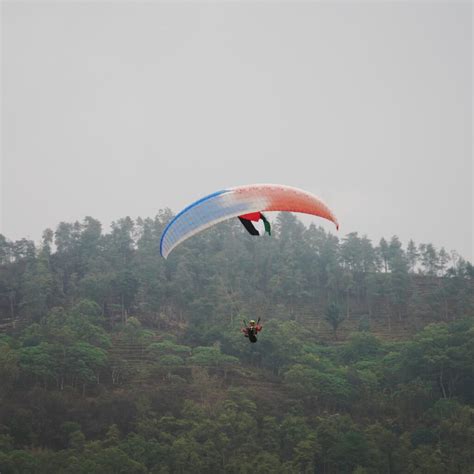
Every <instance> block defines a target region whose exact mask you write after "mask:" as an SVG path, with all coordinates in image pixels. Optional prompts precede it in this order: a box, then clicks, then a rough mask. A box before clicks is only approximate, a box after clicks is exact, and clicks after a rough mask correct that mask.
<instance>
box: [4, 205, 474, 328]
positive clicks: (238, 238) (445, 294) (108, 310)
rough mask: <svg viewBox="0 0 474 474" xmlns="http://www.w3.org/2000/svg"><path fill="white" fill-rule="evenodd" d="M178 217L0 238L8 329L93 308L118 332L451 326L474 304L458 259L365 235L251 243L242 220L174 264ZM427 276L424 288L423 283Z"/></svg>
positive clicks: (210, 234) (189, 246)
mask: <svg viewBox="0 0 474 474" xmlns="http://www.w3.org/2000/svg"><path fill="white" fill-rule="evenodd" d="M171 217H172V214H171V213H170V211H167V210H165V211H161V212H160V213H159V214H158V215H157V216H156V217H155V218H154V219H140V218H139V219H137V220H136V221H133V220H132V219H130V218H128V217H126V218H124V219H120V220H118V221H117V222H114V223H113V224H112V228H111V231H110V232H109V233H107V234H104V233H103V232H102V226H101V223H100V222H99V221H97V220H95V219H93V218H91V217H87V218H85V219H84V221H83V222H82V223H79V222H76V223H74V224H71V223H64V222H63V223H61V224H59V226H58V227H57V229H56V231H55V232H53V231H52V230H51V229H47V230H45V231H44V233H43V239H42V242H41V244H40V245H38V246H36V245H35V244H34V242H32V241H30V240H26V239H22V240H19V241H16V242H10V241H8V240H6V239H5V238H4V237H3V236H1V235H0V323H1V320H4V321H5V320H10V321H12V320H22V319H26V320H27V321H38V320H39V318H41V317H42V316H44V315H45V314H46V313H47V312H48V311H49V310H50V309H51V308H54V307H58V306H68V305H71V304H73V303H74V302H76V301H78V300H80V299H83V298H86V299H89V300H92V301H95V302H96V303H97V304H98V305H99V306H100V307H101V308H102V312H103V315H104V316H105V317H106V319H107V320H109V321H110V322H111V323H114V322H115V321H117V320H122V321H125V320H126V318H127V317H128V316H129V315H137V316H139V318H140V319H141V320H142V321H144V322H145V321H146V324H148V325H150V326H160V324H168V323H169V322H170V321H173V322H174V323H176V324H178V323H180V322H183V321H187V322H190V323H191V324H194V325H197V326H199V325H206V324H210V323H213V322H219V323H222V321H232V320H233V319H234V318H235V317H237V316H240V315H242V314H243V315H249V314H250V315H253V314H256V315H257V316H260V315H261V316H265V317H268V315H269V314H271V315H272V316H273V317H279V315H281V316H282V317H284V318H287V317H288V315H291V316H292V317H295V318H298V316H299V315H300V314H301V315H303V316H304V315H306V316H308V315H309V316H311V315H312V314H319V315H320V314H322V313H323V312H324V311H325V308H326V307H328V305H331V304H333V305H334V304H336V305H338V307H339V308H340V309H341V311H342V312H343V313H344V314H345V315H346V316H347V317H350V316H351V314H353V313H354V314H357V315H359V316H360V315H366V317H367V318H380V317H382V316H383V317H384V318H385V319H386V324H387V326H388V327H391V324H392V321H393V320H394V319H395V320H396V321H402V320H404V321H405V323H406V322H407V321H408V320H409V321H408V322H409V324H410V325H412V326H413V327H416V328H419V327H422V326H423V324H424V323H426V321H433V320H445V321H450V320H452V319H454V318H455V317H459V316H462V315H463V314H467V313H468V312H469V310H470V309H471V308H472V305H473V298H472V294H473V276H474V270H473V266H472V264H471V263H469V262H467V261H465V260H464V259H462V258H461V257H459V256H458V255H457V254H456V253H455V252H452V253H448V252H446V251H445V250H444V249H443V248H441V249H439V250H437V249H436V248H435V247H434V246H433V245H432V244H429V243H428V244H419V245H416V244H415V243H414V242H413V241H410V242H409V243H408V245H407V247H406V248H403V246H402V244H401V243H400V240H399V239H398V238H397V237H396V236H394V237H392V238H391V239H390V240H389V241H387V240H385V239H381V240H380V242H379V244H378V245H375V246H374V245H373V244H372V243H371V241H370V240H369V239H368V238H367V237H366V236H362V237H361V236H359V235H358V234H357V233H351V234H348V235H346V236H345V237H342V238H339V237H337V236H335V235H333V234H331V233H328V232H326V231H325V230H324V229H323V228H321V227H316V226H314V225H310V226H309V227H305V226H304V225H303V224H302V223H301V222H300V221H299V220H298V219H297V218H296V217H295V216H294V215H292V214H290V213H281V214H279V215H278V217H277V218H276V222H275V226H274V227H275V229H274V235H273V236H272V237H260V238H255V237H251V236H249V235H247V234H246V232H245V231H244V230H243V228H242V227H241V226H240V224H239V222H238V221H237V220H234V221H228V222H225V223H222V224H220V225H218V226H216V227H214V228H213V229H211V230H208V231H206V232H203V233H201V234H199V235H197V236H195V237H193V238H192V239H190V240H188V241H187V242H185V243H184V244H183V245H181V246H180V247H179V248H178V249H177V250H175V251H174V252H173V253H172V254H171V256H170V257H169V259H168V260H166V261H165V260H164V259H163V258H161V257H160V255H159V243H160V236H161V233H162V231H163V229H164V226H165V225H166V224H167V222H168V221H169V220H170V218H171ZM420 276H423V278H420Z"/></svg>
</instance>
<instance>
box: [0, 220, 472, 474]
mask: <svg viewBox="0 0 474 474" xmlns="http://www.w3.org/2000/svg"><path fill="white" fill-rule="evenodd" d="M169 218H170V213H169V211H162V212H160V213H159V214H158V216H157V217H156V218H155V219H145V220H143V219H137V220H136V221H135V222H134V221H132V220H131V219H130V218H125V219H121V220H119V221H118V222H116V223H114V224H113V225H112V227H111V229H110V231H109V232H108V233H103V232H102V228H101V224H100V222H98V221H97V220H95V219H92V218H90V217H88V218H86V219H85V220H84V222H83V223H74V224H68V223H61V224H60V225H59V226H58V228H57V229H56V231H55V232H53V231H52V230H49V229H48V230H46V231H45V232H44V234H43V239H42V242H41V244H40V245H35V244H34V243H33V242H31V241H28V240H25V239H23V240H20V241H16V242H10V241H8V240H7V239H5V238H4V237H2V236H0V325H1V326H0V327H1V329H2V330H3V331H2V333H0V380H1V383H0V472H1V473H2V474H7V473H26V472H27V473H30V472H31V473H52V472H54V473H121V472H123V473H147V472H150V473H214V472H215V473H221V472H223V473H239V474H240V473H277V472H280V473H288V474H290V473H315V472H317V473H323V474H332V473H342V474H344V473H357V474H362V473H390V474H393V473H413V474H414V473H417V474H421V473H426V474H428V473H429V474H433V473H434V474H436V473H471V472H472V471H473V468H474V456H473V453H472V446H473V445H474V423H473V421H474V372H473V364H472V361H473V360H474V292H473V288H474V285H473V280H474V271H473V267H472V265H471V264H470V263H469V262H466V261H464V260H463V259H462V258H460V257H459V256H457V255H456V254H454V253H453V254H448V253H447V252H446V251H445V250H444V249H440V250H438V249H435V248H434V247H433V245H431V244H420V245H416V244H415V243H414V242H410V243H409V245H408V246H407V248H406V249H404V248H403V247H402V245H401V243H400V241H399V239H398V238H397V237H393V238H391V239H390V241H386V240H384V239H382V240H381V241H380V243H379V244H378V245H377V246H373V245H372V243H371V242H370V241H369V239H367V238H366V237H365V236H364V237H360V236H359V235H357V234H356V233H352V234H349V235H347V236H346V237H344V238H343V239H341V240H339V239H338V238H337V237H335V236H334V235H331V234H328V233H326V232H325V231H324V230H323V229H322V228H318V227H315V226H309V227H305V226H304V225H303V224H301V223H300V222H299V221H298V220H297V219H296V218H295V217H294V216H292V215H291V214H281V215H279V216H278V218H277V220H276V223H275V233H274V236H272V237H271V238H268V237H262V238H252V237H250V236H248V235H246V233H245V232H244V231H242V229H241V228H240V224H239V223H238V222H237V223H233V222H228V223H223V224H220V225H219V226H217V227H215V228H214V229H213V230H212V231H209V232H205V233H203V234H200V235H198V236H195V237H194V238H193V239H191V240H189V241H187V242H186V243H184V244H183V245H181V246H180V248H179V249H177V250H176V251H175V252H173V254H172V255H171V256H170V257H169V259H168V260H166V261H165V260H164V259H162V258H161V257H160V256H159V252H158V249H159V238H160V235H161V232H162V230H163V228H164V225H165V224H166V223H167V221H168V220H169ZM251 317H252V318H257V317H262V322H263V324H264V330H263V331H262V333H261V336H259V342H258V343H257V344H249V343H248V341H247V340H246V339H245V338H243V337H242V335H241V334H240V332H239V328H240V325H241V320H242V319H243V318H245V319H249V318H251Z"/></svg>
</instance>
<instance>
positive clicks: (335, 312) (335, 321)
mask: <svg viewBox="0 0 474 474" xmlns="http://www.w3.org/2000/svg"><path fill="white" fill-rule="evenodd" d="M324 319H325V320H326V321H327V322H328V323H329V325H330V326H331V327H332V330H333V332H334V338H335V339H337V330H338V328H339V325H340V324H341V323H342V322H343V321H344V319H345V318H344V316H343V314H342V313H341V309H340V307H339V306H338V304H337V303H336V302H334V301H333V302H331V303H330V304H329V305H328V307H327V308H326V313H325V315H324Z"/></svg>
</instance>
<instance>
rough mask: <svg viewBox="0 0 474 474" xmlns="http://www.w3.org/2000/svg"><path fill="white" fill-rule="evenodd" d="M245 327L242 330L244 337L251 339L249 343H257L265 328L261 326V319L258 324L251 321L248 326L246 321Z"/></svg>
mask: <svg viewBox="0 0 474 474" xmlns="http://www.w3.org/2000/svg"><path fill="white" fill-rule="evenodd" d="M244 326H245V327H244V328H242V332H243V333H244V336H245V337H248V338H249V342H257V334H258V333H259V332H260V331H261V330H262V329H263V326H262V325H261V324H260V318H258V321H257V322H255V320H253V319H251V320H250V321H249V323H248V324H247V323H246V322H245V319H244Z"/></svg>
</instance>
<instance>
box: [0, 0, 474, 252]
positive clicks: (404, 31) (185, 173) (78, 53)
mask: <svg viewBox="0 0 474 474" xmlns="http://www.w3.org/2000/svg"><path fill="white" fill-rule="evenodd" d="M1 21H2V58H1V59H2V67H1V72H2V75H1V79H2V84H1V100H2V104H1V106H2V127H1V131H2V154H1V158H2V175H1V188H2V189H1V197H2V206H1V208H2V209H1V210H2V213H1V216H2V218H1V222H0V232H1V233H3V234H4V235H6V236H7V237H8V238H11V239H17V238H21V237H29V238H32V239H34V240H38V239H39V238H40V237H41V233H42V231H43V229H45V228H47V227H51V228H53V229H54V228H55V227H56V225H57V224H58V223H59V222H60V221H74V220H82V219H83V218H84V216H86V215H91V216H93V217H96V218H98V219H100V220H101V221H102V222H103V223H104V224H105V225H107V224H109V223H110V222H111V221H112V220H115V219H118V218H120V217H124V216H126V215H130V216H131V217H137V216H142V217H146V216H154V215H155V214H156V212H157V210H158V209H160V208H164V207H170V208H172V209H173V210H174V211H179V210H180V208H182V207H183V206H185V205H187V204H188V203H189V202H191V201H192V200H194V199H197V198H199V197H201V196H202V195H205V194H208V193H210V192H212V191H215V190H217V189H222V188H225V187H228V186H234V185H240V184H249V183H255V182H269V183H282V184H289V185H293V186H298V187H301V188H304V189H306V190H308V191H311V192H313V193H315V194H317V195H319V196H320V197H322V198H323V199H324V200H325V201H326V202H327V203H328V204H329V206H330V207H331V208H332V209H333V210H334V212H335V213H336V215H337V216H338V218H339V221H340V223H341V230H340V232H339V235H340V236H341V237H342V236H344V235H345V234H346V233H348V232H352V231H357V232H359V233H360V234H367V235H368V236H369V237H370V238H372V239H373V240H374V242H378V240H379V239H380V237H382V236H384V237H386V238H390V237H391V236H392V235H394V234H396V235H398V236H399V237H400V238H401V239H402V241H403V242H404V243H406V242H407V241H408V239H410V238H413V239H414V240H415V241H416V242H417V243H421V242H426V243H428V242H431V243H433V244H434V245H436V246H437V247H441V246H444V247H446V248H447V249H448V250H451V249H455V250H457V251H458V252H459V253H461V254H462V255H463V256H465V257H467V258H469V259H470V260H471V261H472V257H473V165H472V4H471V3H470V2H459V3H456V2H454V1H451V2H445V3H440V2H436V3H429V2H422V3H419V2H403V3H399V2H395V3H387V2H383V3H374V2H363V3H362V2H361V3H357V2H351V3H347V2H345V3H343V2H331V3H329V2H327V3H320V2H319V3H316V2H315V3H310V2H304V3H297V2H287V3H273V2H263V3H257V2H248V1H247V2H233V3H230V2H226V3H209V2H208V3H199V2H191V3H184V2H183V3H158V2H155V3H153V2H147V3H140V2H120V3H117V2H116V3H112V2H99V1H97V2H77V3H72V2H67V3H66V4H60V3H59V2H58V3H52V2H49V3H41V2H37V1H35V2H13V1H12V2H8V1H4V2H3V3H2V20H1ZM311 221H313V222H317V223H320V224H322V225H324V226H325V227H326V228H327V229H330V230H331V231H332V230H333V227H332V226H331V224H330V223H326V222H325V221H322V220H318V219H316V218H315V219H312V220H311Z"/></svg>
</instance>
